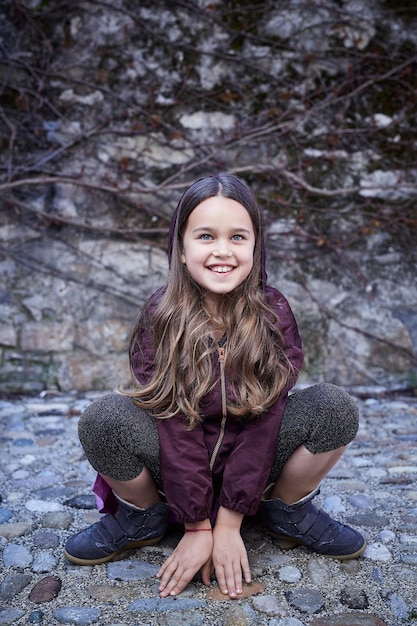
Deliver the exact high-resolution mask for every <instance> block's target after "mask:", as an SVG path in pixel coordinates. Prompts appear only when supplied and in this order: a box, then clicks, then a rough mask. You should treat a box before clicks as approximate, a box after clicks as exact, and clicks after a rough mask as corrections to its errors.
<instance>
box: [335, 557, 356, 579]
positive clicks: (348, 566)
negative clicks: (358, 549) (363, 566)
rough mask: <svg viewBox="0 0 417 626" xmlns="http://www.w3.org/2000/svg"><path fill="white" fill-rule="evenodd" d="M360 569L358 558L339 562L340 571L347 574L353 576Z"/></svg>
mask: <svg viewBox="0 0 417 626" xmlns="http://www.w3.org/2000/svg"><path fill="white" fill-rule="evenodd" d="M359 570H360V564H359V561H358V559H352V560H350V561H342V563H341V564H340V571H341V572H344V573H345V574H348V575H349V576H354V575H355V574H357V573H358V572H359Z"/></svg>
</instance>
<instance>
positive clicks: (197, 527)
mask: <svg viewBox="0 0 417 626" xmlns="http://www.w3.org/2000/svg"><path fill="white" fill-rule="evenodd" d="M212 530H213V529H212V527H211V523H210V520H209V519H205V520H202V521H201V522H194V523H187V524H184V531H185V532H186V533H196V532H199V531H206V532H208V531H212Z"/></svg>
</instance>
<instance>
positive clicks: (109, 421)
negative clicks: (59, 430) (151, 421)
mask: <svg viewBox="0 0 417 626" xmlns="http://www.w3.org/2000/svg"><path fill="white" fill-rule="evenodd" d="M141 413H143V411H141V409H139V408H138V407H137V406H136V405H135V404H134V402H133V401H132V400H131V398H129V397H127V396H123V395H120V394H117V393H111V394H107V395H105V396H102V397H101V398H98V399H97V400H95V401H94V402H92V403H91V404H90V405H89V406H88V407H87V408H86V409H85V410H84V412H83V413H82V415H81V417H80V420H79V422H78V436H79V438H80V441H81V444H83V445H84V443H87V442H88V444H89V445H90V446H91V445H92V442H94V441H96V442H97V445H100V446H103V444H104V443H105V442H106V441H109V440H113V439H114V438H115V435H117V433H119V434H121V433H123V432H124V431H125V429H126V428H128V427H129V425H130V424H131V423H134V422H136V421H137V420H138V419H140V417H141Z"/></svg>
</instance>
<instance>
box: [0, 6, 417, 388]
mask: <svg viewBox="0 0 417 626" xmlns="http://www.w3.org/2000/svg"><path fill="white" fill-rule="evenodd" d="M17 4H18V3H14V2H12V3H10V7H9V8H8V9H7V8H3V9H0V12H1V16H0V18H1V19H0V30H1V32H2V33H3V34H4V42H5V46H6V48H7V50H8V52H9V56H8V65H7V66H6V65H3V66H2V70H1V71H2V77H3V79H4V84H6V88H5V92H4V93H5V95H6V96H7V103H6V107H5V112H6V113H5V115H4V116H3V122H4V121H5V120H6V122H7V123H5V124H4V126H3V128H2V131H1V137H0V139H1V142H0V160H1V167H2V173H3V175H2V184H1V185H0V189H1V191H2V193H3V203H2V217H1V224H0V240H1V242H2V243H1V247H0V255H1V256H0V285H1V301H0V365H1V367H0V389H1V390H2V391H3V392H20V391H24V392H31V391H33V392H39V391H41V390H43V389H46V388H56V389H62V390H69V389H79V390H86V389H92V388H94V389H107V388H112V387H114V386H115V385H117V384H118V383H120V382H124V381H125V380H126V379H127V377H128V365H127V356H126V350H127V338H128V334H129V329H130V326H131V323H132V321H133V319H134V317H135V315H136V312H137V310H138V307H139V306H141V305H142V304H143V303H144V301H145V300H146V298H147V297H148V296H149V295H150V294H151V293H152V291H153V290H154V289H155V288H156V287H157V286H159V285H160V284H162V283H163V282H164V281H165V280H166V279H167V259H166V254H165V246H166V230H167V226H168V223H169V218H170V215H171V214H172V211H173V209H174V207H175V205H176V203H177V201H178V199H179V196H180V194H181V192H182V190H183V189H184V188H185V187H186V186H187V185H188V184H189V182H191V181H192V180H194V179H196V178H197V177H199V176H200V175H204V174H207V173H210V172H212V171H218V170H228V171H233V172H236V173H238V174H239V175H241V176H244V177H245V178H246V179H247V180H248V182H249V183H250V184H251V185H252V186H253V187H254V189H255V191H256V192H257V193H258V195H259V197H260V201H261V203H262V205H263V207H264V210H265V222H266V224H267V232H268V238H267V248H268V255H269V256H268V274H269V281H270V283H271V284H273V285H274V286H277V287H278V288H280V289H281V290H282V291H283V292H284V293H285V294H286V296H287V297H288V298H289V300H290V302H291V304H292V306H293V308H294V312H295V314H296V317H297V319H298V322H299V325H300V329H301V333H302V336H303V337H304V345H305V349H306V362H305V366H304V370H303V373H302V377H301V379H302V381H309V382H310V381H317V382H318V381H322V380H327V381H329V382H334V383H336V384H341V385H345V386H348V387H349V386H369V385H372V386H381V387H387V388H398V387H401V388H410V389H412V388H415V387H416V386H417V380H416V358H415V356H414V355H415V349H416V345H417V288H416V269H417V265H416V253H415V238H414V237H415V235H416V231H415V229H416V219H415V213H414V214H413V211H415V209H414V208H413V207H414V204H415V198H416V196H417V187H416V181H417V165H416V160H415V146H416V145H417V135H416V129H415V114H416V110H417V108H416V94H417V85H416V84H415V75H416V73H415V71H414V74H413V70H415V69H416V61H415V53H413V51H414V50H415V45H416V42H417V35H416V33H417V29H416V26H417V19H416V16H415V14H414V13H413V11H405V10H404V11H401V10H400V9H399V8H398V7H396V6H394V5H393V4H392V3H390V2H382V1H381V2H377V1H376V0H375V1H373V2H361V1H356V2H349V3H347V2H339V3H334V2H325V1H323V2H308V3H303V2H300V1H295V0H293V1H292V2H288V3H285V9H281V8H278V7H277V6H276V3H274V2H262V3H245V2H242V3H240V6H239V7H238V8H236V3H233V2H217V1H215V2H210V3H209V2H205V1H204V0H201V1H200V2H195V3H193V2H189V3H188V2H187V3H185V2H173V3H164V2H141V3H136V2H128V1H122V0H117V1H116V2H114V3H112V7H110V5H109V4H106V3H103V4H101V3H100V2H97V3H90V2H77V3H73V5H72V6H71V7H69V8H68V7H67V9H66V12H65V15H64V14H63V11H62V8H61V13H60V12H59V11H60V9H59V2H58V3H53V2H50V3H47V5H48V6H47V8H45V6H44V4H43V3H40V2H38V3H36V2H31V3H30V6H29V3H28V6H27V7H26V12H25V14H24V15H23V16H22V13H23V10H21V11H20V14H19V15H17V13H16V11H15V10H14V9H16V5H17ZM19 4H20V8H21V9H22V6H23V4H22V3H19ZM139 4H140V6H138V5H139ZM29 18H30V19H29ZM33 23H36V24H37V26H38V29H37V31H36V32H37V33H39V32H42V33H43V37H38V38H36V37H32V38H31V37H30V36H29V35H30V34H31V31H30V28H29V26H30V25H33ZM16 42H19V45H20V46H21V48H20V49H19V53H20V56H19V55H17V53H16V48H15V46H16V45H17V43H16ZM46 43H48V44H49V46H50V48H48V47H47V45H46ZM382 46H384V48H383V47H382ZM13 52H15V53H16V54H14V56H13V54H12V53H13ZM23 53H24V54H23ZM25 54H26V57H25V56H24V55H25ZM413 54H414V56H413ZM47 55H49V56H48V59H47V61H45V57H46V56H47ZM390 55H391V56H392V58H391V56H390ZM394 57H395V59H394ZM21 58H25V59H27V60H25V63H23V62H20V60H19V59H21ZM15 59H18V61H15ZM39 59H41V60H39ZM393 59H394V60H393ZM394 61H395V62H394ZM42 63H43V65H42ZM30 64H32V65H30ZM372 64H374V67H371V68H370V66H371V65H372ZM45 67H46V69H45ZM30 68H32V70H33V71H30ZM33 68H35V69H33ZM369 68H370V69H369ZM365 69H367V71H368V70H369V71H370V74H369V75H367V74H365V73H364V72H365ZM35 70H36V72H35ZM359 74H360V75H359ZM34 76H36V79H35V78H33V77H34ZM394 79H395V81H396V82H395V85H396V88H397V91H396V92H395V93H396V96H395V99H394V101H393V98H389V97H387V92H390V93H393V92H392V89H391V88H392V85H393V84H394V83H393V82H392V81H394ZM32 80H33V81H35V83H36V84H35V83H34V84H33V85H32V83H30V81H32ZM390 81H391V82H390ZM30 85H32V86H33V89H32V86H30ZM35 87H36V89H35ZM404 92H405V93H406V95H404ZM18 93H19V94H20V95H19V96H18V95H16V94H18ZM40 94H42V97H41V95H40ZM19 98H20V99H19ZM5 102H6V100H5ZM22 116H23V117H22ZM12 144H13V145H12ZM11 146H12V148H13V150H12V149H11ZM413 150H414V152H413ZM413 220H414V221H413Z"/></svg>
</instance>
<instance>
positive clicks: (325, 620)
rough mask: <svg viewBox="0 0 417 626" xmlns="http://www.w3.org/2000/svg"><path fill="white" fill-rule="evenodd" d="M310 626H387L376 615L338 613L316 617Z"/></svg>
mask: <svg viewBox="0 0 417 626" xmlns="http://www.w3.org/2000/svg"><path fill="white" fill-rule="evenodd" d="M310 626H387V623H386V622H383V621H382V619H381V618H380V617H378V616H377V615H368V614H367V613H340V614H338V615H329V616H328V617H318V618H316V619H315V620H313V621H312V622H311V624H310Z"/></svg>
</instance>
